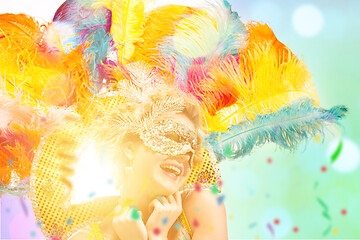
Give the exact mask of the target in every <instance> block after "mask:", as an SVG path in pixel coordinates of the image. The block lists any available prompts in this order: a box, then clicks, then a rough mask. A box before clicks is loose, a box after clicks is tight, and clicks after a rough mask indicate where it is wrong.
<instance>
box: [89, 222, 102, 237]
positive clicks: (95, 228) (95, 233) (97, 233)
mask: <svg viewBox="0 0 360 240" xmlns="http://www.w3.org/2000/svg"><path fill="white" fill-rule="evenodd" d="M94 237H95V239H96V240H104V236H103V234H102V232H101V230H100V226H99V224H98V223H93V224H91V232H90V234H89V237H88V239H89V240H92V239H94Z"/></svg>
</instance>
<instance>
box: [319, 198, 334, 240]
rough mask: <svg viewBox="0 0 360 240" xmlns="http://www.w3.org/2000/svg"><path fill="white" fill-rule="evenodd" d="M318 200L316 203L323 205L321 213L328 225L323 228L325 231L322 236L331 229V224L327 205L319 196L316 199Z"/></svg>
mask: <svg viewBox="0 0 360 240" xmlns="http://www.w3.org/2000/svg"><path fill="white" fill-rule="evenodd" d="M316 200H317V201H318V203H319V204H320V205H321V206H322V207H323V212H322V215H323V216H324V217H325V218H326V219H327V220H328V221H329V226H328V227H327V228H326V229H325V231H324V232H323V236H326V235H328V234H329V232H330V231H331V228H332V224H331V217H330V215H329V208H328V206H327V205H326V204H325V202H324V201H323V200H321V199H320V198H317V199H316Z"/></svg>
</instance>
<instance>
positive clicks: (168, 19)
mask: <svg viewBox="0 0 360 240" xmlns="http://www.w3.org/2000/svg"><path fill="white" fill-rule="evenodd" d="M195 12H196V10H194V9H193V8H190V7H185V6H179V5H167V6H162V7H159V8H156V9H154V10H152V11H151V12H149V13H147V14H146V18H145V30H144V33H143V35H142V36H141V42H137V43H135V47H136V48H135V53H134V55H133V57H132V59H131V60H133V61H144V62H147V63H154V62H153V61H156V57H157V56H158V50H157V46H158V45H159V44H160V43H161V41H162V40H163V39H164V38H166V37H168V36H171V35H173V34H174V33H175V31H176V29H177V28H176V27H177V24H178V23H179V22H180V21H181V20H183V19H184V18H186V17H187V16H189V15H192V14H194V13H195ZM154 64H155V63H154Z"/></svg>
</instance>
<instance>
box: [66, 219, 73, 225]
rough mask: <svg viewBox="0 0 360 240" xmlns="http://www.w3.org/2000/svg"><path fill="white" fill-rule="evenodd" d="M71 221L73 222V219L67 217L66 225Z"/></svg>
mask: <svg viewBox="0 0 360 240" xmlns="http://www.w3.org/2000/svg"><path fill="white" fill-rule="evenodd" d="M72 223H73V219H72V218H68V219H67V220H66V224H67V225H68V226H70V225H71V224H72Z"/></svg>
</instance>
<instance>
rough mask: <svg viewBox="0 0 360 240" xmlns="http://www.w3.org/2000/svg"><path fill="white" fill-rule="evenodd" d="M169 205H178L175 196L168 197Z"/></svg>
mask: <svg viewBox="0 0 360 240" xmlns="http://www.w3.org/2000/svg"><path fill="white" fill-rule="evenodd" d="M167 200H168V202H169V204H176V201H175V198H174V196H173V195H170V196H168V198H167Z"/></svg>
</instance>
